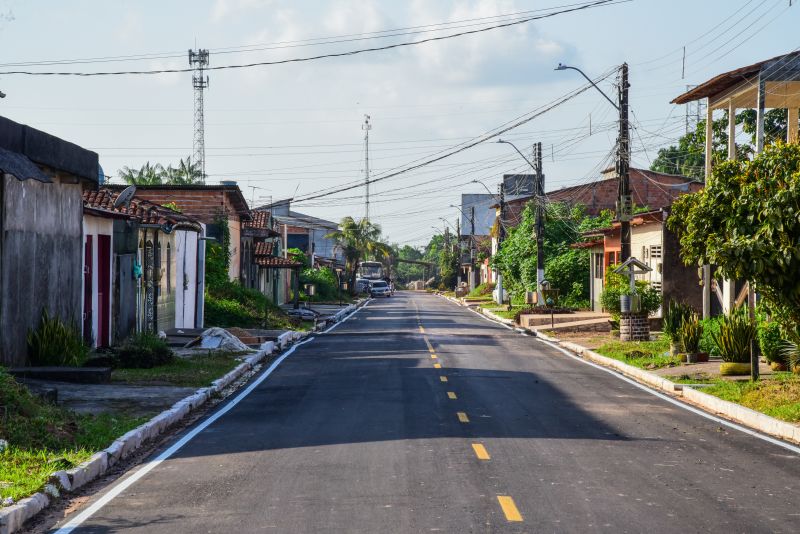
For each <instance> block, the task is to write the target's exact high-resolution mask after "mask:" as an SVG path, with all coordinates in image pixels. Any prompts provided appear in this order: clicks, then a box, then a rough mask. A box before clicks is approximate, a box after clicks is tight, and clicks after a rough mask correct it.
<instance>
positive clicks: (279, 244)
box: [242, 209, 301, 304]
mask: <svg viewBox="0 0 800 534" xmlns="http://www.w3.org/2000/svg"><path fill="white" fill-rule="evenodd" d="M281 230H283V232H282V231H281ZM285 231H286V227H285V226H284V225H282V224H280V223H278V222H277V221H276V220H275V219H274V218H273V217H272V214H271V212H270V211H267V210H261V209H259V210H254V211H253V212H252V220H250V221H248V222H246V223H245V224H244V227H243V229H242V265H243V268H242V273H243V275H242V284H243V285H245V286H246V287H250V288H253V289H258V290H259V291H261V293H263V294H264V295H266V296H267V298H269V299H270V300H271V301H272V302H274V303H276V304H284V303H286V302H287V301H288V299H289V296H290V291H291V290H292V287H293V285H292V284H293V283H294V282H295V280H293V276H295V277H296V275H297V270H298V269H299V268H300V267H301V265H300V264H299V263H297V262H294V261H292V260H290V259H289V258H287V257H286V249H287V247H286V243H285V237H286V235H285ZM244 266H247V267H246V268H245V267H244Z"/></svg>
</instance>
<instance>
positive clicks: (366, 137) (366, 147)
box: [361, 115, 372, 221]
mask: <svg viewBox="0 0 800 534" xmlns="http://www.w3.org/2000/svg"><path fill="white" fill-rule="evenodd" d="M369 119H370V117H369V115H364V124H362V125H361V129H362V130H364V186H365V187H366V191H365V195H364V218H365V219H366V220H367V221H369V131H370V130H371V129H372V125H371V124H370V122H369Z"/></svg>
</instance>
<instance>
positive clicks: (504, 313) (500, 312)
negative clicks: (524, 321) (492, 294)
mask: <svg viewBox="0 0 800 534" xmlns="http://www.w3.org/2000/svg"><path fill="white" fill-rule="evenodd" d="M478 306H479V307H481V308H483V309H484V310H488V311H490V312H492V313H493V314H495V315H497V316H498V317H502V318H503V319H511V320H512V321H513V320H514V318H515V317H516V315H517V312H518V311H519V310H521V309H522V308H523V306H512V307H511V309H510V310H509V309H508V306H505V305H504V306H503V307H502V308H498V307H497V303H496V302H494V301H493V300H492V301H489V302H481V303H480V304H478Z"/></svg>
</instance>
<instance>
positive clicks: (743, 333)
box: [711, 307, 756, 363]
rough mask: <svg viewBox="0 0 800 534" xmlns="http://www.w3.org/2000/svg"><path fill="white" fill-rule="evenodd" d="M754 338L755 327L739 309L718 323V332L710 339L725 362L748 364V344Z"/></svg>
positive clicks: (741, 309) (742, 310) (743, 311)
mask: <svg viewBox="0 0 800 534" xmlns="http://www.w3.org/2000/svg"><path fill="white" fill-rule="evenodd" d="M755 336H756V326H755V324H753V322H752V321H751V320H750V318H749V317H748V316H747V314H746V312H745V310H744V309H743V308H741V307H739V308H736V309H735V310H734V311H733V312H731V313H730V314H728V315H725V316H724V317H723V318H722V320H721V321H720V323H719V332H717V333H716V334H713V335H712V336H711V338H712V339H713V340H714V344H715V345H716V346H717V348H718V349H719V354H720V356H721V357H722V359H723V361H725V362H733V363H749V362H750V343H751V342H752V341H753V339H754V338H755Z"/></svg>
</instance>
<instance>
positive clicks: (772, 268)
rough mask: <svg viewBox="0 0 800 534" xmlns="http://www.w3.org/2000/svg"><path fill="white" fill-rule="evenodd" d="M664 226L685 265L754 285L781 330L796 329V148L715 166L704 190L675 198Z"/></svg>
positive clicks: (799, 254)
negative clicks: (675, 240)
mask: <svg viewBox="0 0 800 534" xmlns="http://www.w3.org/2000/svg"><path fill="white" fill-rule="evenodd" d="M667 225H668V227H669V228H670V229H671V230H672V231H673V232H675V233H676V234H677V235H678V238H679V239H680V244H681V253H682V256H683V260H684V262H685V263H686V264H687V265H690V264H695V265H698V266H699V265H704V264H711V265H715V266H716V267H717V272H718V273H719V274H720V275H721V276H723V277H725V278H731V279H736V280H749V281H751V282H753V283H754V284H755V286H756V289H757V291H758V292H759V293H760V294H761V295H762V297H763V298H764V300H765V301H766V303H767V304H768V307H769V308H770V311H772V312H773V313H774V314H775V316H776V318H777V319H778V320H779V321H781V322H782V324H783V325H784V326H785V327H786V330H787V331H794V330H795V329H796V328H797V326H798V325H800V277H798V276H797V273H798V272H800V145H798V144H785V143H783V142H777V143H774V144H772V145H769V146H767V147H766V148H765V149H764V151H763V152H762V153H761V154H759V155H757V156H756V157H755V158H754V159H753V160H752V161H729V162H724V163H722V164H720V165H718V166H716V167H714V169H713V171H712V174H711V177H710V179H709V180H708V182H707V183H706V187H705V188H704V189H703V190H702V191H699V192H697V193H693V194H689V195H683V196H681V197H679V198H678V199H677V200H676V201H675V203H674V204H673V207H672V215H671V216H670V218H669V219H668V221H667Z"/></svg>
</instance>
